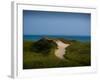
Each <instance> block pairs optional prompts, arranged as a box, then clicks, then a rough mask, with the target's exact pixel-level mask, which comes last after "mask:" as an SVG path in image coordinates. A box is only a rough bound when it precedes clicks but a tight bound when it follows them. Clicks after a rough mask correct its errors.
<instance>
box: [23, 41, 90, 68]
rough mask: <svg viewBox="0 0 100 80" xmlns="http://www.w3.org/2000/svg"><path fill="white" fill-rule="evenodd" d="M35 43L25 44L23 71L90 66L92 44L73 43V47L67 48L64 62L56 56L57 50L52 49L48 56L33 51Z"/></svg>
mask: <svg viewBox="0 0 100 80" xmlns="http://www.w3.org/2000/svg"><path fill="white" fill-rule="evenodd" d="M34 43H35V42H32V41H24V43H23V69H37V68H56V67H77V66H89V65H90V46H89V44H90V43H81V42H75V41H73V43H72V42H71V43H72V44H71V46H69V47H68V48H66V54H65V55H64V57H65V59H64V60H61V59H59V58H57V57H56V56H55V55H54V52H55V48H52V49H51V51H50V52H49V54H48V55H44V54H41V53H40V52H39V53H38V52H35V51H31V46H32V44H34ZM83 48H84V49H83Z"/></svg>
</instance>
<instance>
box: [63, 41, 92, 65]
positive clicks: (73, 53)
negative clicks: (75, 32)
mask: <svg viewBox="0 0 100 80" xmlns="http://www.w3.org/2000/svg"><path fill="white" fill-rule="evenodd" d="M90 49H91V48H90V43H89V42H83V43H82V42H75V43H73V44H72V45H70V46H69V47H68V48H66V54H65V55H64V57H65V58H66V59H69V60H72V61H76V62H77V63H80V64H82V65H84V66H89V65H90V63H91V52H90V51H91V50H90Z"/></svg>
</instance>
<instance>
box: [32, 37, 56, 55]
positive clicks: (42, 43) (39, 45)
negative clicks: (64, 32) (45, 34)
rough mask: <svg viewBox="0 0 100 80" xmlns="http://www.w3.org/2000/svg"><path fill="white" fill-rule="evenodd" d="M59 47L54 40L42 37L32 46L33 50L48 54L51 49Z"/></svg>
mask: <svg viewBox="0 0 100 80" xmlns="http://www.w3.org/2000/svg"><path fill="white" fill-rule="evenodd" d="M55 48H57V44H56V43H55V42H54V41H53V40H48V39H46V38H42V39H40V40H39V41H37V42H35V43H33V44H32V46H31V50H32V51H34V52H37V53H43V54H48V53H50V51H51V49H55Z"/></svg>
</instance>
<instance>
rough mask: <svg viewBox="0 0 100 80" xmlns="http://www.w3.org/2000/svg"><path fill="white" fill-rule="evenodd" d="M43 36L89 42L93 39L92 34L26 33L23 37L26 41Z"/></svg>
mask: <svg viewBox="0 0 100 80" xmlns="http://www.w3.org/2000/svg"><path fill="white" fill-rule="evenodd" d="M43 37H48V38H64V39H67V40H78V41H82V42H87V41H90V40H91V37H90V36H65V35H24V36H23V39H24V40H25V41H36V40H39V39H41V38H43Z"/></svg>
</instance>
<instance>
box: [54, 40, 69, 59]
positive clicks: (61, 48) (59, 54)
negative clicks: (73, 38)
mask: <svg viewBox="0 0 100 80" xmlns="http://www.w3.org/2000/svg"><path fill="white" fill-rule="evenodd" d="M56 43H57V45H58V49H57V50H56V51H55V55H56V57H58V58H60V59H64V56H63V55H64V54H65V48H66V47H68V46H69V45H70V44H65V43H63V42H62V41H60V40H58V41H56Z"/></svg>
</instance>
